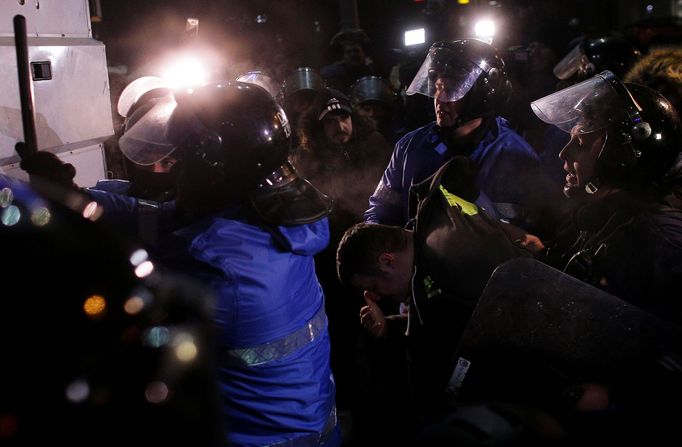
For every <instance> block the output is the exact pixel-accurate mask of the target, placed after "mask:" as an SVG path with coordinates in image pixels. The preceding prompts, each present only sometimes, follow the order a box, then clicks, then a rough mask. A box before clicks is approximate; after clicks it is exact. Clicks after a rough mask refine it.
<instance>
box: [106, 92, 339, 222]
mask: <svg viewBox="0 0 682 447" xmlns="http://www.w3.org/2000/svg"><path fill="white" fill-rule="evenodd" d="M137 126H140V127H141V128H142V129H144V130H146V131H147V133H148V134H144V133H142V134H141V135H139V137H140V139H143V140H146V141H149V139H150V138H158V140H156V141H155V144H156V146H157V147H159V148H166V149H167V150H169V151H172V152H173V153H174V157H175V158H177V159H178V163H179V164H180V165H181V167H180V168H179V169H180V170H181V173H180V177H181V178H180V180H179V184H178V206H179V207H180V208H182V207H183V206H187V207H189V208H188V209H192V208H194V209H193V210H191V211H190V212H192V213H194V214H197V213H198V214H205V213H207V212H215V211H218V210H219V209H222V208H224V207H226V206H231V205H237V204H240V203H249V204H250V205H251V206H252V208H253V209H254V210H255V211H256V212H257V214H258V215H259V216H260V217H261V218H263V219H264V220H265V221H267V222H270V223H275V224H295V223H305V222H312V221H314V220H317V219H319V218H321V217H323V216H325V215H326V214H327V213H328V212H329V209H330V207H331V201H330V200H329V199H328V198H327V197H326V196H324V195H323V194H321V193H320V192H319V191H317V190H316V189H315V188H314V187H313V186H312V185H311V184H310V183H309V182H307V181H306V180H304V179H302V178H300V177H298V175H297V174H296V172H295V170H294V168H293V167H292V166H291V165H290V164H289V163H288V161H287V157H288V154H289V149H290V141H291V140H290V137H291V129H290V127H289V122H288V120H287V116H286V114H285V113H284V110H283V109H282V108H281V107H280V106H279V104H277V102H276V101H275V99H274V98H273V97H272V96H271V95H270V94H269V93H268V92H267V91H266V90H265V89H263V88H261V87H259V86H258V85H255V84H249V83H243V82H237V81H224V82H215V83H210V84H207V85H204V86H202V87H199V88H197V89H195V90H192V91H186V92H182V93H178V92H176V94H175V95H174V98H172V99H171V100H170V101H168V102H160V103H159V104H157V105H156V106H154V108H153V109H152V110H150V112H149V113H147V114H146V115H145V116H144V117H143V118H142V119H141V120H140V121H139V122H138V124H137ZM131 132H132V130H131ZM119 144H121V143H119ZM176 148H177V150H176ZM121 149H122V150H123V151H124V152H125V151H126V148H125V145H121ZM149 155H156V156H157V157H158V156H159V155H162V153H155V154H152V153H151V152H149V151H146V152H140V153H137V154H135V156H136V157H137V161H138V162H139V163H140V164H150V163H153V162H154V161H155V160H153V159H150V158H149V157H148V156H149ZM129 156H132V154H129ZM196 207H199V208H196Z"/></svg>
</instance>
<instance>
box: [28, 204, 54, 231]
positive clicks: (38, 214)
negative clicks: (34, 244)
mask: <svg viewBox="0 0 682 447" xmlns="http://www.w3.org/2000/svg"><path fill="white" fill-rule="evenodd" d="M51 218H52V214H50V210H48V209H47V208H45V207H44V206H41V207H40V208H38V209H37V210H35V211H33V213H32V214H31V222H33V225H35V226H36V227H44V226H45V225H47V224H48V223H50V219H51Z"/></svg>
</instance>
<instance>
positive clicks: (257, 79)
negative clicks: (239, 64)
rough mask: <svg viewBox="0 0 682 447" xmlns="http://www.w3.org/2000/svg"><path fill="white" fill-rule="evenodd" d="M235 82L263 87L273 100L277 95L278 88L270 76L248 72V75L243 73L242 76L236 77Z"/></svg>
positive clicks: (257, 72)
mask: <svg viewBox="0 0 682 447" xmlns="http://www.w3.org/2000/svg"><path fill="white" fill-rule="evenodd" d="M236 80H237V81H239V82H248V83H249V84H255V85H257V86H259V87H263V88H264V89H265V90H267V92H268V93H270V96H272V97H273V98H277V95H279V86H278V85H277V83H276V82H275V81H274V80H273V79H272V78H271V77H270V76H268V75H265V74H263V73H261V72H259V71H250V72H248V73H244V74H243V75H241V76H239V77H237V79H236Z"/></svg>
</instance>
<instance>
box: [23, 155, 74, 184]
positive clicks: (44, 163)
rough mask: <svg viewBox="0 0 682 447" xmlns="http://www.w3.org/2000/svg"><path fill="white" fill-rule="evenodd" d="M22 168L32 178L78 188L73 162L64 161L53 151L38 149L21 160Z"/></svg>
mask: <svg viewBox="0 0 682 447" xmlns="http://www.w3.org/2000/svg"><path fill="white" fill-rule="evenodd" d="M19 166H20V167H21V169H23V170H24V171H26V172H27V173H28V175H29V176H30V178H31V180H33V179H34V178H36V177H37V178H40V179H44V180H48V181H50V182H52V183H56V184H58V185H62V186H65V187H67V188H74V189H78V186H77V185H76V184H75V183H74V181H73V178H74V177H75V176H76V168H74V167H73V165H72V164H71V163H64V162H63V161H62V160H60V159H59V157H57V156H56V155H55V154H53V153H51V152H44V151H38V152H35V153H33V154H30V155H28V156H26V157H25V158H23V159H22V160H21V163H20V164H19Z"/></svg>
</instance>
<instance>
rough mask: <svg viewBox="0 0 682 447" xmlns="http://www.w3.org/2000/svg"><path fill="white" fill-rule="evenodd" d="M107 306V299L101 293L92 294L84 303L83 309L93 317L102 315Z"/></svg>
mask: <svg viewBox="0 0 682 447" xmlns="http://www.w3.org/2000/svg"><path fill="white" fill-rule="evenodd" d="M106 308H107V300H105V299H104V297H103V296H101V295H92V296H91V297H89V298H88V299H86V300H85V302H84V303H83V310H84V311H85V313H86V314H88V315H89V316H91V317H97V316H100V315H101V314H102V313H103V312H104V311H105V310H106Z"/></svg>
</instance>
